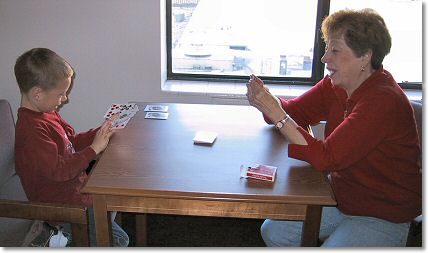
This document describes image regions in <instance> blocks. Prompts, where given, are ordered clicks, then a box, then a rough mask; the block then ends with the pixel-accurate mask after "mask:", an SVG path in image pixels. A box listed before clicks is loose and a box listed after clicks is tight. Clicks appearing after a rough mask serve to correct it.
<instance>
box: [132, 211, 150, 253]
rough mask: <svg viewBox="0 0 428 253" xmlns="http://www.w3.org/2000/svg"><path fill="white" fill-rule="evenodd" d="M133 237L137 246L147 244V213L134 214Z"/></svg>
mask: <svg viewBox="0 0 428 253" xmlns="http://www.w3.org/2000/svg"><path fill="white" fill-rule="evenodd" d="M135 237H136V244H137V246H138V247H144V246H147V214H143V213H136V214H135Z"/></svg>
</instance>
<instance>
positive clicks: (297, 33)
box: [171, 0, 317, 78]
mask: <svg viewBox="0 0 428 253" xmlns="http://www.w3.org/2000/svg"><path fill="white" fill-rule="evenodd" d="M316 17H317V0H305V1H301V0H288V1H284V0H251V1H249V0H193V1H192V0H172V13H171V30H172V41H171V53H172V57H171V60H172V72H173V73H184V74H208V75H232V76H246V77H247V76H248V75H249V74H251V73H255V74H257V75H262V76H272V77H303V78H311V77H312V64H313V57H314V54H313V52H314V49H313V47H314V41H315V26H316Z"/></svg>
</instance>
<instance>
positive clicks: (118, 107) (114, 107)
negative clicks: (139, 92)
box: [104, 103, 139, 119]
mask: <svg viewBox="0 0 428 253" xmlns="http://www.w3.org/2000/svg"><path fill="white" fill-rule="evenodd" d="M138 110H139V109H138V106H137V104H136V103H126V104H118V103H113V104H111V106H110V108H109V109H108V110H107V112H106V114H105V115H104V118H105V119H108V118H110V117H111V116H112V115H113V114H116V113H120V114H121V115H127V117H132V116H134V115H135V114H136V113H137V112H138Z"/></svg>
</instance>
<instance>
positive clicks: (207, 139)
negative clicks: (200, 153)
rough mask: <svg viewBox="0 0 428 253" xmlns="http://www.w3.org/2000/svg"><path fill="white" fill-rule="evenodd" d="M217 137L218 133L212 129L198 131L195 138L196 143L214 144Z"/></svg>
mask: <svg viewBox="0 0 428 253" xmlns="http://www.w3.org/2000/svg"><path fill="white" fill-rule="evenodd" d="M216 138H217V133H215V132H210V131H198V132H196V134H195V137H194V138H193V143H194V144H202V145H212V144H213V143H214V141H215V139H216Z"/></svg>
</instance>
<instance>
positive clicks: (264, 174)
mask: <svg viewBox="0 0 428 253" xmlns="http://www.w3.org/2000/svg"><path fill="white" fill-rule="evenodd" d="M276 169H277V167H274V166H269V165H257V166H255V167H244V166H243V165H241V177H245V178H253V179H259V180H264V181H269V182H274V181H275V176H276Z"/></svg>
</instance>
